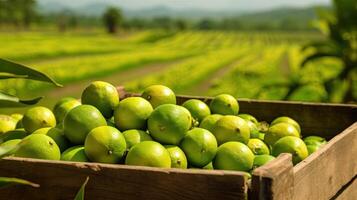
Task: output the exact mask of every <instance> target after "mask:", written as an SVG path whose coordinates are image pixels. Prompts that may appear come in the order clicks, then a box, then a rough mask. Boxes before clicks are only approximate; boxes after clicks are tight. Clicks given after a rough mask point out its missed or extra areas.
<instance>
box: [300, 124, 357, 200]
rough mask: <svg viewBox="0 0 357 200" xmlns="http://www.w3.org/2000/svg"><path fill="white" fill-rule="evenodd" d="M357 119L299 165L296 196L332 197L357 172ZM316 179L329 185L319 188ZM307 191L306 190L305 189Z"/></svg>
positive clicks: (302, 197) (301, 197)
mask: <svg viewBox="0 0 357 200" xmlns="http://www.w3.org/2000/svg"><path fill="white" fill-rule="evenodd" d="M356 145H357V122H355V123H354V124H352V125H351V126H350V127H348V128H347V129H345V130H344V131H343V132H342V133H340V134H338V135H336V136H335V137H334V138H333V139H331V140H330V141H329V142H328V143H327V144H326V145H325V146H324V147H322V148H321V149H319V150H318V151H317V152H315V153H314V154H312V155H311V156H309V157H308V158H306V159H305V160H304V161H302V162H301V163H299V164H298V165H296V166H295V167H294V169H293V171H294V191H295V192H294V199H305V198H307V197H311V198H317V197H319V198H322V199H325V198H326V199H329V198H332V197H333V196H334V195H336V194H337V193H338V192H339V191H340V190H342V189H343V187H345V185H346V184H347V185H348V182H349V181H351V180H352V179H354V177H355V176H356V175H357V159H355V155H356V154H357V148H356V147H357V146H356ZM314 182H319V183H320V184H323V185H325V186H324V187H319V185H315V186H316V187H314V184H313V183H314ZM302 190H304V191H302Z"/></svg>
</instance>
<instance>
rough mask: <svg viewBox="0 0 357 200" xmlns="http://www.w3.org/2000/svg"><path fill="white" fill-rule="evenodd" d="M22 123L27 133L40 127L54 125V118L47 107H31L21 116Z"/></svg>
mask: <svg viewBox="0 0 357 200" xmlns="http://www.w3.org/2000/svg"><path fill="white" fill-rule="evenodd" d="M22 125H23V126H24V128H25V130H26V131H27V132H28V133H33V132H34V131H36V130H37V129H40V128H46V127H55V126H56V118H55V116H54V115H53V113H52V111H51V110H50V109H48V108H45V107H41V106H38V107H33V108H30V109H29V110H27V111H26V113H25V115H24V117H23V118H22Z"/></svg>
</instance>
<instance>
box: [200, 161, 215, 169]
mask: <svg viewBox="0 0 357 200" xmlns="http://www.w3.org/2000/svg"><path fill="white" fill-rule="evenodd" d="M202 169H207V170H214V168H213V163H212V162H210V163H208V164H207V165H206V166H204V167H202Z"/></svg>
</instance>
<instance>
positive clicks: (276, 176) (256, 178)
mask: <svg viewBox="0 0 357 200" xmlns="http://www.w3.org/2000/svg"><path fill="white" fill-rule="evenodd" d="M293 187H294V174H293V164H292V157H291V155H290V154H281V155H280V156H279V157H278V158H276V159H275V160H274V161H272V162H270V163H268V164H266V165H264V166H262V167H259V168H257V169H255V170H254V171H253V177H252V182H251V188H250V189H251V191H250V195H249V199H252V200H260V199H264V200H265V199H267V200H270V199H274V200H291V199H293Z"/></svg>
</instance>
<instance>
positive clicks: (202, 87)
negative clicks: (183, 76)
mask: <svg viewBox="0 0 357 200" xmlns="http://www.w3.org/2000/svg"><path fill="white" fill-rule="evenodd" d="M239 62H240V59H238V60H235V61H233V62H232V63H230V64H229V65H227V66H225V67H221V68H219V69H218V70H217V71H215V72H214V73H212V74H211V75H210V76H208V77H207V78H205V80H203V81H202V82H200V83H198V84H197V85H195V86H193V87H192V88H190V89H189V90H188V91H187V94H194V95H204V94H207V91H208V90H209V89H210V88H211V87H212V85H213V83H214V81H215V80H217V79H221V78H223V77H224V75H226V74H227V73H229V72H230V71H231V70H232V69H233V68H234V67H236V66H237V65H239Z"/></svg>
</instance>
